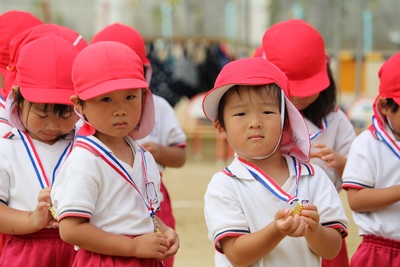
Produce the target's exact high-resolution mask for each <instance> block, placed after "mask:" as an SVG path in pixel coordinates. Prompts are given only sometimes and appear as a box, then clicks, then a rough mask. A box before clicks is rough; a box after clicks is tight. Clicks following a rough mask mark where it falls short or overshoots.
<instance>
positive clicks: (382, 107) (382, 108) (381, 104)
mask: <svg viewBox="0 0 400 267" xmlns="http://www.w3.org/2000/svg"><path fill="white" fill-rule="evenodd" d="M376 107H377V109H378V110H379V112H380V113H381V114H382V115H384V116H387V115H388V114H389V113H390V112H391V109H390V108H389V107H388V105H387V103H386V99H385V98H383V97H379V99H378V102H377V103H376Z"/></svg>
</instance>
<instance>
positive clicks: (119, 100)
mask: <svg viewBox="0 0 400 267" xmlns="http://www.w3.org/2000/svg"><path fill="white" fill-rule="evenodd" d="M142 103H143V92H142V90H140V89H126V90H117V91H113V92H110V93H106V94H103V95H100V96H97V97H95V98H92V99H89V100H86V101H84V105H83V106H80V105H78V106H77V109H78V111H79V112H80V113H81V114H82V115H83V116H84V117H85V118H86V120H87V121H88V122H89V123H90V124H91V125H92V126H93V127H94V128H95V129H96V134H95V135H96V136H97V137H99V136H100V135H102V136H111V137H125V136H126V135H128V134H129V133H130V132H131V131H132V130H133V129H134V128H135V127H136V126H137V125H138V123H139V121H140V118H141V115H142Z"/></svg>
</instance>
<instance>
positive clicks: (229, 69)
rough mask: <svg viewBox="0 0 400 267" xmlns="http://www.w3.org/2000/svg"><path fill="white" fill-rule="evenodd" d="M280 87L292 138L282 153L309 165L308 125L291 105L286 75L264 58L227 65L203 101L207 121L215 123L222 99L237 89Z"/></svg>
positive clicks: (286, 140)
mask: <svg viewBox="0 0 400 267" xmlns="http://www.w3.org/2000/svg"><path fill="white" fill-rule="evenodd" d="M272 83H275V84H277V85H278V86H279V87H280V88H281V89H282V92H283V94H284V96H285V99H284V100H285V102H284V107H282V108H285V107H286V112H287V116H288V120H289V125H290V129H289V130H288V131H287V132H289V133H290V134H291V136H287V135H284V136H282V142H281V151H282V152H283V153H286V154H288V155H293V156H294V157H296V158H298V159H299V160H300V161H304V162H306V161H308V160H309V153H310V146H311V145H310V137H309V134H308V128H307V125H306V123H305V121H304V119H303V117H302V115H301V114H300V112H299V111H298V110H297V109H296V107H295V106H293V104H292V103H291V102H290V100H289V98H290V91H289V83H288V79H287V77H286V75H285V74H284V73H283V72H282V71H281V70H280V69H279V68H278V67H276V66H275V65H274V64H272V63H271V62H269V61H268V60H266V59H264V58H262V57H252V58H243V59H239V60H236V61H232V62H229V63H228V64H226V65H225V66H224V67H223V68H222V70H221V72H220V73H219V74H218V77H217V79H216V81H215V85H214V88H213V89H211V90H210V91H208V92H207V94H206V95H205V96H204V99H203V111H204V114H205V115H206V117H207V118H208V119H209V120H211V121H215V120H216V119H217V115H218V105H219V101H220V100H221V98H222V96H223V95H224V94H225V93H226V92H227V91H228V90H229V89H230V88H231V87H232V86H234V85H253V86H257V85H266V84H272Z"/></svg>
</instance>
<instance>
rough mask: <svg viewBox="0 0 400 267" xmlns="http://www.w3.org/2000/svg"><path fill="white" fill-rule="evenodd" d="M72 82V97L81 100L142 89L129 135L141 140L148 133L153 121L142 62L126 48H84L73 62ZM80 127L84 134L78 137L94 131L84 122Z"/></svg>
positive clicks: (110, 45) (103, 44)
mask: <svg viewBox="0 0 400 267" xmlns="http://www.w3.org/2000/svg"><path fill="white" fill-rule="evenodd" d="M72 80H73V82H74V87H75V94H76V95H77V96H78V97H79V98H80V99H82V100H88V99H91V98H94V97H97V96H100V95H103V94H106V93H109V92H113V91H116V90H124V89H126V90H128V89H145V90H146V94H145V96H144V102H143V107H142V117H141V119H140V125H138V127H137V128H135V129H134V130H133V131H132V132H131V133H130V134H129V135H130V136H131V137H132V138H133V139H141V138H143V137H145V136H147V135H148V134H149V133H150V132H151V131H152V129H153V126H154V121H155V115H154V102H153V96H152V94H151V92H150V90H149V85H148V84H147V82H146V81H145V79H144V76H143V64H142V61H141V59H140V58H139V56H138V55H137V54H136V52H135V51H133V50H132V49H131V48H129V47H128V46H126V45H124V44H122V43H120V42H115V41H102V42H97V43H93V44H90V45H88V46H87V47H86V48H84V49H83V50H82V51H81V52H80V53H79V54H78V56H77V57H76V59H75V61H74V63H73V66H72ZM84 124H85V125H84V126H83V127H85V128H86V129H85V133H81V134H83V135H85V134H86V135H88V134H94V132H95V129H94V128H93V127H92V126H91V125H90V124H89V123H88V122H87V121H85V122H84ZM90 128H91V129H90Z"/></svg>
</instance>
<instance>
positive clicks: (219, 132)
mask: <svg viewBox="0 0 400 267" xmlns="http://www.w3.org/2000/svg"><path fill="white" fill-rule="evenodd" d="M213 125H214V128H215V131H216V133H217V137H218V138H220V139H226V132H225V129H224V127H222V126H221V123H220V122H219V120H216V121H214V123H213Z"/></svg>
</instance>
